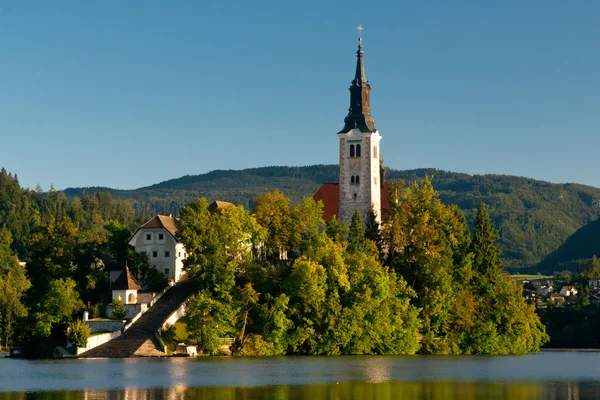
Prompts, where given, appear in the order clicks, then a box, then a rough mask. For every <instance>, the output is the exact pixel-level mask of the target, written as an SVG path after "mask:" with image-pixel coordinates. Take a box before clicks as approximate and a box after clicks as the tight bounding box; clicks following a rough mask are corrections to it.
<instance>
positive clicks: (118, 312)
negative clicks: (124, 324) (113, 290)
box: [110, 299, 129, 319]
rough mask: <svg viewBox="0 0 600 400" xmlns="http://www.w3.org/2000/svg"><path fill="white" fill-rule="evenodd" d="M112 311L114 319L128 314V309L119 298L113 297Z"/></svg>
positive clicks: (122, 317) (123, 317)
mask: <svg viewBox="0 0 600 400" xmlns="http://www.w3.org/2000/svg"><path fill="white" fill-rule="evenodd" d="M110 304H111V306H112V313H113V315H114V316H115V318H116V319H125V317H127V314H129V310H128V309H126V308H125V307H124V306H123V302H122V301H121V300H119V299H114V300H113V301H112V303H110Z"/></svg>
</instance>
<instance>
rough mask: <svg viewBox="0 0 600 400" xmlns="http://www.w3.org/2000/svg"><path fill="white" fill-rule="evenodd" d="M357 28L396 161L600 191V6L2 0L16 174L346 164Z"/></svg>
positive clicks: (4, 105)
mask: <svg viewBox="0 0 600 400" xmlns="http://www.w3.org/2000/svg"><path fill="white" fill-rule="evenodd" d="M359 24H361V25H362V26H363V27H364V30H363V38H364V39H363V45H364V51H365V68H366V74H367V78H368V79H369V81H370V83H371V87H372V92H371V110H372V114H373V116H374V117H375V120H376V127H377V128H378V129H379V132H380V134H381V135H382V137H383V139H382V142H381V155H382V156H383V157H384V159H385V165H386V166H387V167H389V168H394V169H413V168H429V167H432V168H439V169H443V170H448V171H455V172H465V173H469V174H486V173H493V174H507V175H519V176H527V177H531V178H535V179H541V180H546V181H550V182H577V183H583V184H588V185H592V186H597V187H600V173H599V172H600V168H598V164H599V161H598V159H597V156H596V154H597V151H598V149H599V148H600V90H599V89H600V73H599V71H600V46H598V39H599V37H600V2H598V1H595V0H581V1H577V2H567V1H564V0H540V1H537V0H526V1H523V0H514V1H513V0H503V1H496V2H489V1H480V0H456V1H447V0H440V1H433V0H430V1H393V0H390V1H375V0H370V1H364V0H363V1H353V0H345V1H320V0H317V1H313V0H305V1H301V2H300V1H288V0H275V1H263V0H255V1H248V0H240V1H229V0H218V1H212V0H203V1H185V0H176V1H169V2H167V1H153V0H136V1H121V0H103V1H100V0H93V1H80V0H77V1H67V0H57V1H46V0H44V1H41V0H40V1H30V0H0V167H4V168H6V169H7V170H8V171H9V172H11V173H13V174H14V173H16V174H18V177H19V181H20V183H21V184H22V185H23V186H25V187H29V188H32V189H33V188H34V187H35V186H36V185H37V184H38V183H39V184H40V185H41V186H42V188H43V189H44V190H48V189H49V187H50V184H53V185H54V187H55V188H56V189H64V188H66V187H79V186H107V187H112V188H119V189H133V188H138V187H143V186H148V185H151V184H154V183H158V182H161V181H164V180H168V179H172V178H177V177H180V176H183V175H195V174H201V173H206V172H209V171H211V170H214V169H243V168H250V167H260V166H270V165H290V166H301V165H312V164H335V163H337V161H338V140H339V139H338V137H337V136H336V133H337V132H338V131H339V130H340V129H341V128H342V127H343V120H344V117H345V116H346V114H347V109H348V106H349V92H348V88H349V86H350V82H351V80H352V79H353V76H354V69H355V63H356V46H357V30H356V27H357V26H358V25H359Z"/></svg>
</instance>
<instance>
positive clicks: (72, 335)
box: [67, 319, 90, 347]
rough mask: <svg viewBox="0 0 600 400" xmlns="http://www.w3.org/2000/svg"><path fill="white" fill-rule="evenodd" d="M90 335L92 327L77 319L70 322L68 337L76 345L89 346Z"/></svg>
mask: <svg viewBox="0 0 600 400" xmlns="http://www.w3.org/2000/svg"><path fill="white" fill-rule="evenodd" d="M89 337H90V328H89V327H88V326H87V325H86V324H84V323H83V321H82V320H80V319H77V320H75V321H72V322H70V323H69V325H68V327H67V339H69V341H70V342H71V343H73V344H74V345H75V346H76V347H85V346H87V341H88V338H89Z"/></svg>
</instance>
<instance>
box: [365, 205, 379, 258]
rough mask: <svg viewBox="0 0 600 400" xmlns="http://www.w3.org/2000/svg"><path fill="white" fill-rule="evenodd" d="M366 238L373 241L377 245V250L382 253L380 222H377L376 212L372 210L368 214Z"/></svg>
mask: <svg viewBox="0 0 600 400" xmlns="http://www.w3.org/2000/svg"><path fill="white" fill-rule="evenodd" d="M365 238H366V239H369V240H372V241H373V242H375V244H376V245H377V249H379V251H380V252H381V234H380V231H379V222H377V215H376V214H375V210H373V209H372V208H371V210H369V213H368V214H367V221H366V222H365Z"/></svg>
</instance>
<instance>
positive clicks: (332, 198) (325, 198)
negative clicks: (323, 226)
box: [313, 183, 390, 221]
mask: <svg viewBox="0 0 600 400" xmlns="http://www.w3.org/2000/svg"><path fill="white" fill-rule="evenodd" d="M339 186H340V185H339V184H338V183H324V184H322V185H321V186H319V188H318V189H317V191H316V192H315V194H313V199H314V200H316V201H319V200H321V201H322V202H323V219H324V220H325V221H329V220H330V219H331V218H333V216H334V215H335V216H337V215H338V207H339ZM384 186H385V187H384V188H382V189H381V214H382V215H381V217H382V219H386V218H387V216H388V212H389V211H388V210H389V209H390V197H389V194H388V191H387V183H386V184H385V185H384Z"/></svg>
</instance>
